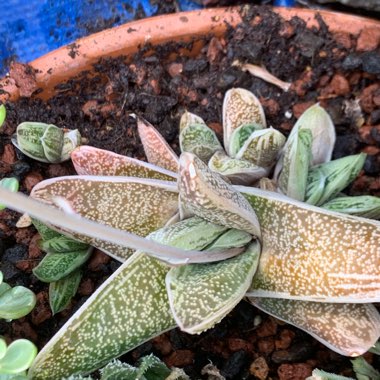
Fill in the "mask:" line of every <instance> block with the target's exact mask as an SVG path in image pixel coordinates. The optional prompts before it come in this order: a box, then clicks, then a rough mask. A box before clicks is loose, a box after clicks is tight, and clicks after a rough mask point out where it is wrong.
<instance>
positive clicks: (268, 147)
mask: <svg viewBox="0 0 380 380" xmlns="http://www.w3.org/2000/svg"><path fill="white" fill-rule="evenodd" d="M285 141H286V138H285V136H284V135H283V134H282V133H281V132H279V131H277V130H276V129H273V128H265V129H261V130H258V131H255V132H253V133H252V134H251V135H250V136H249V138H248V139H247V140H246V141H245V143H244V145H243V146H242V148H241V149H240V150H239V152H238V153H237V154H236V158H237V159H243V160H246V161H249V162H252V163H253V164H255V165H257V166H261V167H264V168H271V167H272V166H273V165H274V164H275V162H276V158H277V156H278V154H279V152H280V150H281V149H282V147H283V146H284V144H285Z"/></svg>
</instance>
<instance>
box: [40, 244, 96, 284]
mask: <svg viewBox="0 0 380 380" xmlns="http://www.w3.org/2000/svg"><path fill="white" fill-rule="evenodd" d="M91 253H92V247H89V248H87V249H86V250H84V251H72V252H67V253H48V254H47V255H46V256H45V257H44V258H43V259H42V261H41V262H40V263H39V264H38V265H37V266H36V267H35V268H34V269H33V274H34V275H35V276H36V277H37V278H38V279H39V280H40V281H43V282H53V281H58V280H60V279H62V278H64V277H65V276H67V275H69V274H70V273H72V272H74V271H75V270H76V269H78V268H79V267H80V266H81V265H82V264H84V263H85V262H86V261H87V260H88V259H89V258H90V256H91Z"/></svg>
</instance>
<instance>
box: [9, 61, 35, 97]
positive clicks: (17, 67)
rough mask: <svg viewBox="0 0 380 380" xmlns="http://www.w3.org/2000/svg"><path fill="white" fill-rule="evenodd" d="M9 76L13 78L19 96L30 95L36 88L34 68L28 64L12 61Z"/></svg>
mask: <svg viewBox="0 0 380 380" xmlns="http://www.w3.org/2000/svg"><path fill="white" fill-rule="evenodd" d="M9 76H10V77H11V78H13V79H14V80H15V82H16V85H17V87H18V88H19V92H20V96H24V97H30V96H31V95H32V94H33V92H34V91H36V90H37V88H38V86H37V82H36V75H35V72H34V69H33V68H32V67H31V66H29V65H26V64H24V63H19V62H12V63H11V67H10V69H9Z"/></svg>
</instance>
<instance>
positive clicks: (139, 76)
mask: <svg viewBox="0 0 380 380" xmlns="http://www.w3.org/2000/svg"><path fill="white" fill-rule="evenodd" d="M129 70H130V71H132V72H133V73H134V76H135V78H134V79H135V83H136V84H137V85H138V86H140V85H141V84H142V83H143V81H144V79H145V75H146V71H145V70H144V69H143V68H142V67H141V66H139V67H137V66H136V65H135V64H134V63H132V64H131V65H129Z"/></svg>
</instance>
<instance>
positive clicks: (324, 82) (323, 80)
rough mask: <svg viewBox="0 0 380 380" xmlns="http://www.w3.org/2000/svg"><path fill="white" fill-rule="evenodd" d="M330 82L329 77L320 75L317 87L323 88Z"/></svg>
mask: <svg viewBox="0 0 380 380" xmlns="http://www.w3.org/2000/svg"><path fill="white" fill-rule="evenodd" d="M329 82H330V75H327V74H326V75H322V76H321V77H320V78H319V81H318V86H319V87H325V86H327V85H328V83H329Z"/></svg>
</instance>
